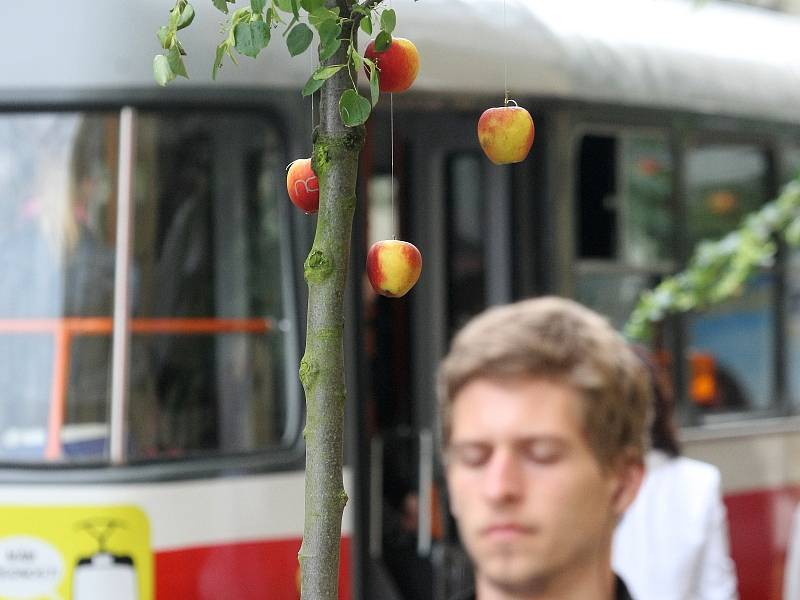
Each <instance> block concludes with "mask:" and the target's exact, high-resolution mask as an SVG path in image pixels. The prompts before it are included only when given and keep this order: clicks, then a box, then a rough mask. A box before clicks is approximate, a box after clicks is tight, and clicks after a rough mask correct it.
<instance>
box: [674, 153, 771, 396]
mask: <svg viewBox="0 0 800 600" xmlns="http://www.w3.org/2000/svg"><path fill="white" fill-rule="evenodd" d="M687 160H688V163H687V193H688V206H687V213H688V214H687V218H688V222H687V226H688V227H687V231H688V237H689V240H690V242H691V244H692V247H694V245H696V244H697V242H699V241H701V240H703V239H711V240H714V239H718V238H720V237H722V236H724V235H725V234H727V233H728V232H730V231H731V230H732V229H735V228H736V227H738V226H739V225H740V223H741V221H742V218H743V217H744V215H746V214H747V213H749V212H751V211H753V210H756V209H758V208H759V207H760V206H761V205H762V204H763V203H764V202H765V201H766V200H767V199H768V198H767V158H766V155H765V153H764V152H763V151H762V150H761V149H760V148H757V147H754V146H747V145H741V144H732V145H722V144H717V145H708V146H701V147H697V148H693V149H692V150H691V151H690V152H689V153H688V156H687ZM773 289H774V281H773V276H772V275H771V274H770V273H769V272H765V273H762V274H761V275H759V276H758V277H756V278H755V279H754V280H753V281H752V282H750V283H749V284H747V285H746V286H745V289H744V290H743V293H742V294H741V295H740V296H739V297H737V298H734V299H732V300H729V301H727V302H724V303H722V304H720V305H718V306H715V307H713V308H711V309H709V310H706V311H703V312H702V313H700V314H697V315H695V316H693V317H692V319H691V323H690V351H689V356H687V360H688V372H689V373H690V375H692V376H693V379H692V381H690V389H689V395H690V399H692V400H693V401H694V402H695V404H697V405H698V406H700V407H702V408H704V409H706V410H709V411H720V410H746V409H761V408H767V407H768V406H769V405H770V403H771V402H772V397H773V389H772V387H773V386H772V370H771V364H772V359H773V356H772V352H773V337H774V335H773V327H774V318H773V314H772V313H773V311H772V310H771V309H772V298H773V295H772V294H773ZM706 374H710V375H709V376H708V377H706ZM703 382H706V383H703ZM693 383H694V384H696V385H694V388H692V384H693Z"/></svg>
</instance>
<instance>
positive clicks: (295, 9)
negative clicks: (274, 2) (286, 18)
mask: <svg viewBox="0 0 800 600" xmlns="http://www.w3.org/2000/svg"><path fill="white" fill-rule="evenodd" d="M291 2H292V14H293V15H294V18H295V19H297V20H298V21H299V20H300V4H299V3H298V1H297V0H291Z"/></svg>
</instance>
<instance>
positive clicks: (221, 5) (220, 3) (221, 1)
mask: <svg viewBox="0 0 800 600" xmlns="http://www.w3.org/2000/svg"><path fill="white" fill-rule="evenodd" d="M229 1H230V0H212V2H214V6H215V7H216V8H217V10H219V11H221V12H224V13H225V14H226V15H227V14H228V2H229Z"/></svg>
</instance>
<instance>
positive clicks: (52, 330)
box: [0, 317, 274, 460]
mask: <svg viewBox="0 0 800 600" xmlns="http://www.w3.org/2000/svg"><path fill="white" fill-rule="evenodd" d="M129 325H130V332H131V333H134V334H139V335H168V334H179V335H203V334H211V333H214V334H218V333H262V334H263V333H268V332H270V331H271V330H272V329H274V322H273V320H272V319H271V318H269V317H259V318H248V319H220V318H214V317H202V318H136V319H131V320H130V323H129ZM113 328H114V322H113V319H112V318H111V317H62V318H57V317H56V318H41V319H36V318H34V319H24V318H23V319H0V334H24V333H49V334H51V335H52V336H53V342H54V355H53V384H52V388H51V392H50V410H49V414H48V418H47V441H46V444H45V458H46V459H48V460H57V459H58V458H60V457H61V455H62V451H63V448H62V445H61V428H62V427H63V425H64V410H65V407H66V399H67V388H68V386H69V362H70V344H71V343H72V338H73V337H75V336H87V335H110V334H111V333H112V331H113Z"/></svg>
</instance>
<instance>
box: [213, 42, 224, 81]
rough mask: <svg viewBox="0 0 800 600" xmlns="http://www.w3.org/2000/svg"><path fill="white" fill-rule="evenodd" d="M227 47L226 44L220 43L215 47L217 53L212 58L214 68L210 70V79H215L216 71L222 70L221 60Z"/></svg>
mask: <svg viewBox="0 0 800 600" xmlns="http://www.w3.org/2000/svg"><path fill="white" fill-rule="evenodd" d="M227 47H228V42H227V41H225V42H222V43H221V44H220V45H219V46H217V53H216V55H215V56H214V68H213V69H212V70H211V79H216V78H217V71H219V70H220V69H221V68H222V58H223V57H224V56H225V50H226V49H227Z"/></svg>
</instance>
